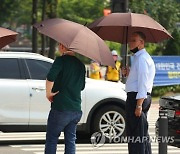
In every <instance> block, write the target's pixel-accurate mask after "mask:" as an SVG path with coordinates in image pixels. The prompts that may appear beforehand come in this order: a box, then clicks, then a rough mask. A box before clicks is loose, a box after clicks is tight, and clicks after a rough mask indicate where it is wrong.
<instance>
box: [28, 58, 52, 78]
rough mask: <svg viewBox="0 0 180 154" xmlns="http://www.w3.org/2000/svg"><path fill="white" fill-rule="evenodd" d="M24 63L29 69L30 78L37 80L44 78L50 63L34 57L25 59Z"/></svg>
mask: <svg viewBox="0 0 180 154" xmlns="http://www.w3.org/2000/svg"><path fill="white" fill-rule="evenodd" d="M26 63H27V66H28V69H29V73H30V76H31V79H37V80H45V79H46V76H47V73H48V72H49V70H50V68H51V65H52V64H51V63H49V62H45V61H41V60H35V59H26Z"/></svg>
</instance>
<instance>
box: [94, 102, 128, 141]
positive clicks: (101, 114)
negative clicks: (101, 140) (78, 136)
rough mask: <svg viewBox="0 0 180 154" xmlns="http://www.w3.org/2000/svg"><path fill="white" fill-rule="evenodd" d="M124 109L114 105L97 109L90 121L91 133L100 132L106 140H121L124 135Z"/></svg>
mask: <svg viewBox="0 0 180 154" xmlns="http://www.w3.org/2000/svg"><path fill="white" fill-rule="evenodd" d="M125 126H126V124H125V111H124V110H123V109H122V108H121V107H119V106H116V105H108V106H105V107H103V108H101V109H100V110H98V111H97V112H96V114H95V116H94V120H93V123H92V127H91V128H92V133H95V132H101V133H102V134H103V135H104V136H105V138H106V141H107V142H121V137H122V136H125Z"/></svg>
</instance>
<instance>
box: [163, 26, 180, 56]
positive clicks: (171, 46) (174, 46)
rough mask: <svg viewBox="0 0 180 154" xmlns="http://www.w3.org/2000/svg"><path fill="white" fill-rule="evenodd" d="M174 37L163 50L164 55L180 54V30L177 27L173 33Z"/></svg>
mask: <svg viewBox="0 0 180 154" xmlns="http://www.w3.org/2000/svg"><path fill="white" fill-rule="evenodd" d="M172 37H173V38H174V39H170V40H169V41H168V42H167V44H166V48H165V49H164V51H163V54H164V55H180V30H178V29H175V30H174V31H173V33H172Z"/></svg>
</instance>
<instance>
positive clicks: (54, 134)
mask: <svg viewBox="0 0 180 154" xmlns="http://www.w3.org/2000/svg"><path fill="white" fill-rule="evenodd" d="M59 51H60V52H61V54H62V56H61V57H58V58H56V60H55V61H54V63H53V65H52V68H51V69H50V71H49V73H48V75H47V80H46V97H47V99H48V100H49V101H50V102H51V110H50V113H49V117H48V123H47V133H46V145H45V154H55V153H56V148H57V142H58V138H59V136H60V134H61V132H62V131H63V130H64V137H65V154H75V151H76V150H75V140H76V126H77V123H78V122H79V121H80V119H81V116H82V111H81V91H82V90H83V89H84V87H85V66H84V64H83V63H82V62H81V61H80V60H79V59H77V58H76V57H75V53H74V52H73V51H68V49H67V48H66V47H65V46H63V45H62V44H60V45H59Z"/></svg>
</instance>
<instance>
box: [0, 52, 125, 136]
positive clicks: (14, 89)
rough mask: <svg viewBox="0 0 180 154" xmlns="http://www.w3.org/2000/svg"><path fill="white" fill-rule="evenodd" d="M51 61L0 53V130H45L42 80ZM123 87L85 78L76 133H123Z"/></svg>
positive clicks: (47, 107)
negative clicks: (81, 113)
mask: <svg viewBox="0 0 180 154" xmlns="http://www.w3.org/2000/svg"><path fill="white" fill-rule="evenodd" d="M52 63H53V60H52V59H50V58H47V57H44V56H42V55H39V54H35V53H25V52H0V87H1V88H0V131H4V132H10V131H11V132H12V131H13V132H14V131H45V130H46V123H47V117H48V113H49V110H50V102H49V101H48V100H47V99H46V97H45V79H46V75H47V73H48V71H49V69H50V68H51V65H52ZM125 100H126V92H125V91H124V84H122V83H121V82H118V83H114V82H109V81H103V80H101V81H99V80H93V79H89V78H86V86H85V89H84V90H83V91H82V111H83V116H82V118H81V121H80V122H79V123H78V131H83V132H86V133H94V132H97V131H101V132H102V133H103V134H104V135H105V136H106V137H107V138H110V137H111V138H113V137H117V136H121V135H124V133H125Z"/></svg>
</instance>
